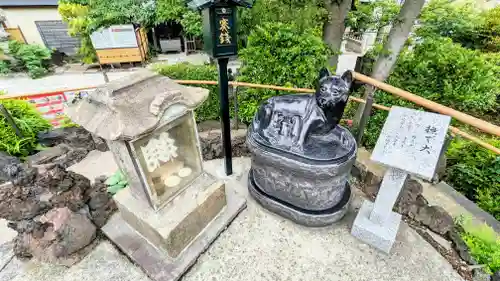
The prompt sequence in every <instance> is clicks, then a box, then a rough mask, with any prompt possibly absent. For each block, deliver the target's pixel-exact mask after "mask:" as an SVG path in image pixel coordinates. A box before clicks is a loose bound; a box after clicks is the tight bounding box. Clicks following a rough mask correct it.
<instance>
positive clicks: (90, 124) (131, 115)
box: [65, 70, 209, 140]
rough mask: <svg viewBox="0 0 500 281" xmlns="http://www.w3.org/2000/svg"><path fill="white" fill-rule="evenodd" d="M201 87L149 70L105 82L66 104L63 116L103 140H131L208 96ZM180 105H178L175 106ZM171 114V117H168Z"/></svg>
mask: <svg viewBox="0 0 500 281" xmlns="http://www.w3.org/2000/svg"><path fill="white" fill-rule="evenodd" d="M208 93H209V91H208V90H207V89H203V88H196V87H187V86H183V85H180V84H178V83H176V82H174V81H173V80H172V79H170V78H168V77H165V76H162V75H159V74H156V73H154V72H152V71H150V70H141V71H139V72H134V73H133V74H132V75H130V76H126V77H123V78H121V79H118V80H114V81H111V82H108V83H106V84H104V85H102V86H99V87H97V88H96V90H95V91H91V92H89V94H88V95H87V96H85V97H83V98H82V99H81V100H77V99H75V100H74V101H73V102H70V103H68V105H66V108H65V113H66V114H67V115H68V116H69V118H71V120H72V121H73V122H75V123H77V124H78V125H80V126H82V127H84V128H85V129H86V130H87V131H89V132H91V133H93V134H96V135H98V136H100V137H102V138H104V139H106V140H132V139H135V138H137V137H138V136H141V135H143V134H146V133H148V132H150V131H152V130H154V129H155V128H156V127H157V126H158V125H159V124H160V121H161V120H162V119H163V120H165V116H164V115H169V114H167V113H166V111H167V110H168V109H169V108H172V109H173V108H174V105H176V106H175V109H176V110H174V111H175V113H174V114H173V115H175V116H180V115H182V114H183V113H184V112H186V111H188V110H192V109H194V108H196V107H197V106H198V105H200V104H201V103H203V102H204V101H205V100H206V99H207V97H208ZM179 105H180V106H179ZM170 115H172V114H170Z"/></svg>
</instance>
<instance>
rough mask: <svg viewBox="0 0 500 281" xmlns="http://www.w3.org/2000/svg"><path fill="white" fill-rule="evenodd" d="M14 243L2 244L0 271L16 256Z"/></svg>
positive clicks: (0, 246) (0, 248) (0, 247)
mask: <svg viewBox="0 0 500 281" xmlns="http://www.w3.org/2000/svg"><path fill="white" fill-rule="evenodd" d="M13 248H14V243H12V242H7V243H3V244H1V245H0V271H1V270H2V269H3V268H4V267H5V266H6V265H7V264H8V263H9V262H10V261H11V260H12V258H13V257H14V251H13Z"/></svg>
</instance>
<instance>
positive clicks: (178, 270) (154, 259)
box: [102, 181, 246, 281]
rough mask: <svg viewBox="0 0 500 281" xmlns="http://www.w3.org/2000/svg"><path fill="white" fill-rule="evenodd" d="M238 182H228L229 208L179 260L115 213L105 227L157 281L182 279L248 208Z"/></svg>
mask: <svg viewBox="0 0 500 281" xmlns="http://www.w3.org/2000/svg"><path fill="white" fill-rule="evenodd" d="M238 184H239V183H237V182H234V181H233V182H228V183H226V200H227V206H226V207H225V208H224V209H223V210H222V211H221V213H220V214H219V215H218V216H217V217H216V218H215V219H214V220H213V221H212V222H210V224H209V225H208V226H207V227H206V228H205V229H203V230H202V231H201V232H200V234H199V235H198V236H197V237H195V238H194V240H193V241H192V242H191V244H189V245H188V246H187V247H186V248H185V249H184V250H183V251H182V252H180V253H179V255H178V256H177V257H175V258H172V257H170V256H169V255H167V253H166V252H165V251H163V250H162V249H159V248H157V247H155V246H153V244H151V243H150V242H149V241H148V240H146V239H145V238H144V237H143V236H142V235H140V234H139V233H138V232H136V231H135V229H134V228H132V227H131V226H130V225H129V224H128V223H126V222H125V220H123V218H122V217H121V216H120V214H115V215H114V216H113V217H112V218H111V219H109V221H108V223H107V224H106V225H105V226H104V227H103V228H102V230H103V232H104V233H105V234H106V236H108V238H109V239H111V240H112V241H113V242H114V243H115V244H116V245H117V246H118V247H119V248H120V249H121V250H122V251H123V252H124V253H125V254H126V255H127V256H129V258H131V259H132V260H133V261H134V262H135V263H136V264H138V265H139V266H140V267H141V268H142V269H143V270H144V271H145V272H146V274H147V275H148V276H149V277H150V278H151V279H153V280H155V281H175V280H178V279H179V278H180V277H181V276H182V275H183V274H184V273H185V272H186V271H187V270H188V268H190V267H191V266H192V265H193V264H194V263H195V262H196V260H197V259H198V257H199V256H200V255H201V254H202V253H203V252H204V251H206V249H207V248H208V247H209V246H210V244H211V243H212V242H213V241H214V240H215V239H216V238H217V237H218V236H219V234H220V233H221V232H222V231H224V230H225V229H226V228H227V226H228V225H229V224H230V223H231V221H232V220H234V218H235V217H236V216H237V215H238V214H239V213H240V212H241V211H242V210H243V209H244V208H245V207H246V200H245V199H244V198H242V197H240V196H238V195H237V194H236V192H235V191H234V190H233V188H235V187H234V186H235V185H238Z"/></svg>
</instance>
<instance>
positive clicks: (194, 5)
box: [187, 0, 254, 10]
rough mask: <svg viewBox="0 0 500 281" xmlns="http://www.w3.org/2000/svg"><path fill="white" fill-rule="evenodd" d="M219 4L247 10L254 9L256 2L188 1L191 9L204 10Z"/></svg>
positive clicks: (235, 0) (232, 0) (244, 0)
mask: <svg viewBox="0 0 500 281" xmlns="http://www.w3.org/2000/svg"><path fill="white" fill-rule="evenodd" d="M219 3H224V4H226V5H230V6H232V5H234V6H241V7H245V8H252V6H253V3H254V0H192V1H188V3H187V5H188V7H189V8H191V9H198V10H203V9H205V8H208V7H211V6H214V5H217V4H219Z"/></svg>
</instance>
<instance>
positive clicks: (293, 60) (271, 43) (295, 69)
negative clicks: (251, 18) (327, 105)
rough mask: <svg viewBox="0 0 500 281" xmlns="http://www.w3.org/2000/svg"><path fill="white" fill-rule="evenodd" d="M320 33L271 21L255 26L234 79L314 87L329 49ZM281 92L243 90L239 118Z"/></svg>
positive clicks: (248, 115) (249, 116) (245, 119)
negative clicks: (301, 30)
mask: <svg viewBox="0 0 500 281" xmlns="http://www.w3.org/2000/svg"><path fill="white" fill-rule="evenodd" d="M319 34H320V32H319V31H318V30H315V29H309V30H305V31H303V32H300V31H298V29H297V28H296V27H295V26H294V25H291V24H282V23H272V24H266V25H264V26H262V27H260V26H259V27H257V28H256V29H255V30H254V31H253V32H252V33H251V34H250V36H249V37H248V45H247V48H246V49H244V50H242V51H241V53H240V59H241V61H242V67H241V75H240V76H239V77H238V81H243V82H250V83H258V84H271V85H280V86H283V85H284V86H288V87H300V88H314V87H315V85H316V82H317V78H318V73H319V70H320V69H321V68H322V67H324V66H326V64H327V58H328V56H329V54H330V51H329V49H328V48H327V47H326V46H325V45H324V43H323V41H322V39H321V37H320V36H319ZM282 94H285V92H283V91H279V92H278V91H273V90H261V89H244V90H242V91H241V92H240V93H239V95H238V106H239V117H240V119H241V120H242V121H243V122H250V120H251V119H252V118H253V116H254V114H255V111H256V110H257V108H258V106H259V104H260V103H261V102H262V101H263V100H265V99H267V98H269V97H271V96H275V95H282Z"/></svg>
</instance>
